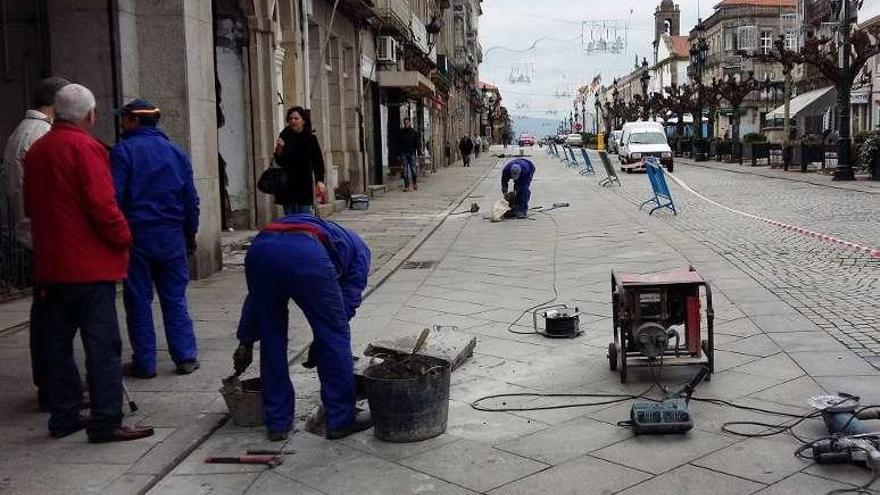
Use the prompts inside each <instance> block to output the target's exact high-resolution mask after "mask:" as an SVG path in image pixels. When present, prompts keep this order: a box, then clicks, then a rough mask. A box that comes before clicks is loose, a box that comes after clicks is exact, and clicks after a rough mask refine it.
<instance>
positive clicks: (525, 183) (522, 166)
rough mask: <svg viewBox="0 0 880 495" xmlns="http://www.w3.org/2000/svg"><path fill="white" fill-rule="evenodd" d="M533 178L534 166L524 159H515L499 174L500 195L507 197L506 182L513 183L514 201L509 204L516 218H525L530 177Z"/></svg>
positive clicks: (527, 208)
mask: <svg viewBox="0 0 880 495" xmlns="http://www.w3.org/2000/svg"><path fill="white" fill-rule="evenodd" d="M534 176H535V164H533V163H532V162H531V161H530V160H526V159H525V158H516V159H514V160H511V161H510V162H508V163H507V165H505V166H504V170H503V171H502V172H501V193H502V194H503V195H505V197H506V196H507V189H508V184H507V183H508V182H509V181H511V180H512V181H513V192H514V193H515V194H516V199H515V200H514V202H513V203H511V205H510V207H511V211H512V213H513V216H514V217H516V218H526V216H528V211H529V198H531V196H532V191H531V189H530V187H531V185H532V177H534Z"/></svg>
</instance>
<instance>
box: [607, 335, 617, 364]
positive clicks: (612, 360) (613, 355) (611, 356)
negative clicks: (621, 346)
mask: <svg viewBox="0 0 880 495" xmlns="http://www.w3.org/2000/svg"><path fill="white" fill-rule="evenodd" d="M608 367H609V368H611V371H617V346H616V345H614V342H612V343H610V344H608Z"/></svg>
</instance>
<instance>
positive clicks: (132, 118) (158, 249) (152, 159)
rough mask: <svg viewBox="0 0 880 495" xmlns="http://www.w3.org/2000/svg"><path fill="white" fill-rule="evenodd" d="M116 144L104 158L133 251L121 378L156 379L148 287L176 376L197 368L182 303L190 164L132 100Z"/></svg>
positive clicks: (190, 247)
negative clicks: (127, 357) (126, 355)
mask: <svg viewBox="0 0 880 495" xmlns="http://www.w3.org/2000/svg"><path fill="white" fill-rule="evenodd" d="M118 113H119V115H120V119H121V120H120V122H121V125H122V131H123V134H122V140H121V141H120V142H119V143H118V144H117V145H116V146H114V147H113V149H112V150H111V151H110V164H111V168H112V170H113V181H114V183H115V185H116V202H117V203H118V204H119V208H120V209H121V210H122V213H123V214H124V215H125V218H126V219H127V220H128V225H129V227H130V228H131V233H132V236H133V238H134V244H133V245H132V247H131V261H130V262H129V266H128V277H127V278H126V279H125V283H124V285H123V300H124V302H125V321H126V323H127V327H128V338H129V341H130V342H131V348H132V360H131V362H128V363H125V364H124V365H123V373H124V374H125V376H130V377H134V378H142V379H148V378H153V377H155V376H156V328H155V326H154V324H153V307H152V306H153V287H154V286H155V287H156V292H157V293H158V295H159V303H160V305H161V306H162V321H163V323H164V327H165V339H166V340H167V341H168V350H169V352H170V353H171V359H172V360H173V361H174V364H175V365H176V367H177V373H178V374H180V375H188V374H190V373H192V372H193V371H195V370H197V369H198V368H199V361H198V354H199V353H198V349H197V346H196V335H195V330H194V329H193V321H192V318H190V316H189V310H188V309H187V302H186V286H187V284H188V283H189V266H188V261H187V256H188V255H189V254H192V253H194V252H195V250H196V232H197V231H198V228H199V196H198V193H196V186H195V183H194V182H193V170H192V164H190V160H189V157H188V156H187V155H186V153H185V152H184V151H183V150H182V149H180V147H178V146H177V145H176V144H174V143H172V142H171V140H170V139H168V136H167V135H165V133H164V132H163V131H162V130H161V129H159V128H158V127H157V125H158V123H159V117H160V116H161V114H160V112H159V109H158V108H157V107H156V106H154V105H153V104H151V103H150V102H148V101H146V100H133V101H131V102H130V103H128V104H127V105H125V106H124V107H122V108H121V109H120V110H119V112H118Z"/></svg>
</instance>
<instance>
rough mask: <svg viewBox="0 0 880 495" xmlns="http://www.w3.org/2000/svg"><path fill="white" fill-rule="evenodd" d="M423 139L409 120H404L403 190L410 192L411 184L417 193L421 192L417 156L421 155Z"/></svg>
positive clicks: (402, 135)
mask: <svg viewBox="0 0 880 495" xmlns="http://www.w3.org/2000/svg"><path fill="white" fill-rule="evenodd" d="M421 149H422V138H421V136H419V133H418V132H417V131H416V130H415V129H413V127H412V121H411V120H410V119H409V118H405V119H403V129H401V130H400V160H401V161H402V162H403V190H404V191H409V183H410V182H412V187H413V189H415V190H416V191H418V190H419V183H418V171H417V169H416V156H417V155H419V154H420V153H421Z"/></svg>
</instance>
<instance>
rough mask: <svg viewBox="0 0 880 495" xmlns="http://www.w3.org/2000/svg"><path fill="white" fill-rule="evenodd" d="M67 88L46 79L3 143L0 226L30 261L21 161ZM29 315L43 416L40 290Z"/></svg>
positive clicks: (44, 390) (43, 347)
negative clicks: (0, 215) (6, 227)
mask: <svg viewBox="0 0 880 495" xmlns="http://www.w3.org/2000/svg"><path fill="white" fill-rule="evenodd" d="M68 84H70V83H69V82H68V81H67V79H62V78H60V77H49V78H46V79H43V80H42V81H40V83H39V84H38V85H37V90H36V93H35V94H34V100H33V104H32V108H31V109H30V110H28V111H27V112H26V113H25V114H24V119H23V120H22V121H21V122H20V123H19V124H18V127H16V128H15V131H13V132H12V135H11V136H9V139H8V140H7V141H6V149H5V150H4V151H3V164H2V165H0V167H2V169H0V170H2V172H0V178H2V180H0V187H2V188H3V192H4V193H5V197H6V200H5V201H4V200H2V199H0V208H2V207H3V206H8V210H6V211H5V212H4V216H3V218H0V223H3V224H6V225H9V226H14V227H15V231H14V232H15V241H16V242H17V243H18V248H19V249H21V250H22V251H24V252H25V256H26V257H27V258H30V259H31V261H33V248H34V246H33V243H32V242H31V222H30V219H29V218H28V217H27V215H25V208H24V166H23V165H24V157H25V155H26V154H27V152H28V150H30V148H31V145H33V144H34V142H35V141H36V140H37V139H40V138H41V137H43V136H44V135H45V134H46V133H47V132H49V129H51V128H52V120H53V119H54V118H55V93H57V92H58V90H59V89H61V88H63V87H64V86H67V85H68ZM33 289H34V290H33V294H34V296H33V298H32V300H31V312H30V351H31V374H32V376H33V380H34V385H35V386H36V387H37V405H38V407H39V410H40V411H42V412H48V411H49V409H50V405H49V385H48V372H49V362H48V354H49V349H48V347H47V346H48V344H49V336H48V335H47V333H46V332H47V331H48V327H47V326H46V313H45V310H44V308H43V307H42V305H41V304H40V301H41V298H40V297H39V294H40V287H39V286H34V288H33Z"/></svg>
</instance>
